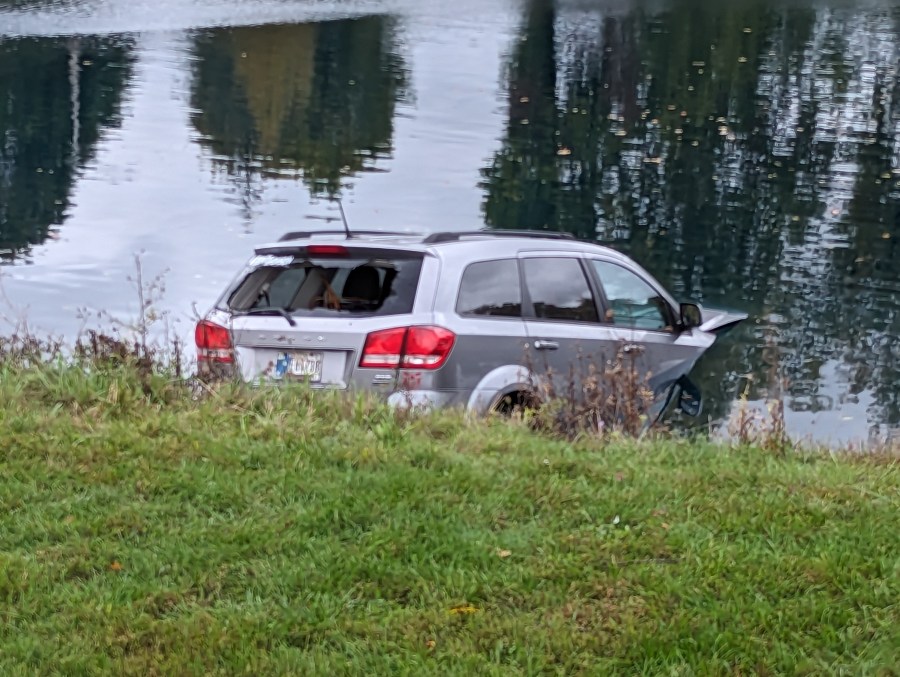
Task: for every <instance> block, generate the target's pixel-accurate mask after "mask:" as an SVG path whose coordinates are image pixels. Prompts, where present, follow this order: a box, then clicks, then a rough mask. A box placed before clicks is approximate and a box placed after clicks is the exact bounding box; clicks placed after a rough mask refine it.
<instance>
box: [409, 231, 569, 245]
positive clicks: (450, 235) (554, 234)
mask: <svg viewBox="0 0 900 677" xmlns="http://www.w3.org/2000/svg"><path fill="white" fill-rule="evenodd" d="M479 236H480V237H485V236H489V237H533V238H538V239H545V240H575V239H576V238H575V236H574V235H572V234H571V233H560V232H558V231H553V230H494V229H487V228H486V229H483V230H464V231H459V232H445V233H432V234H431V235H429V236H428V237H426V238H425V239H424V240H422V243H423V244H439V243H441V242H456V241H458V240H461V239H463V238H464V237H479Z"/></svg>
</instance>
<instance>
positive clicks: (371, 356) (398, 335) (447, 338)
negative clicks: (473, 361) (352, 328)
mask: <svg viewBox="0 0 900 677" xmlns="http://www.w3.org/2000/svg"><path fill="white" fill-rule="evenodd" d="M455 342H456V334H454V333H453V332H452V331H450V330H449V329H444V328H443V327H397V328H396V329H383V330H381V331H374V332H372V333H371V334H369V335H368V336H367V337H366V343H365V345H364V346H363V352H362V357H360V360H359V366H360V367H370V368H378V369H396V368H397V367H400V368H401V369H439V368H440V367H442V366H443V364H444V362H446V361H447V357H449V355H450V351H451V350H452V349H453V344H454V343H455Z"/></svg>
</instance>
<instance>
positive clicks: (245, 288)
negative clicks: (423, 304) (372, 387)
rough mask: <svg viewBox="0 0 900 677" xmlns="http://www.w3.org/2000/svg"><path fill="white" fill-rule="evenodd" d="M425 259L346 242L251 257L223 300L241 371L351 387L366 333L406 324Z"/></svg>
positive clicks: (253, 376)
mask: <svg viewBox="0 0 900 677" xmlns="http://www.w3.org/2000/svg"><path fill="white" fill-rule="evenodd" d="M423 258H424V254H423V253H422V252H416V251H407V250H399V249H396V250H395V249H386V248H383V247H371V246H365V245H363V246H350V245H343V244H342V245H325V244H321V245H312V244H310V245H306V246H302V247H292V248H286V249H280V250H278V251H275V252H265V253H262V254H260V255H258V256H256V257H254V259H252V260H251V261H250V265H249V266H248V268H247V270H246V272H245V274H244V275H243V276H241V277H239V279H238V281H237V282H236V284H235V285H233V287H232V288H231V289H230V290H229V292H228V293H227V294H226V296H225V298H224V299H223V305H224V308H223V310H227V312H228V313H229V315H230V316H231V331H232V340H233V342H234V347H235V351H236V353H237V357H238V362H239V364H240V368H241V374H242V376H243V377H244V379H245V380H251V381H252V380H258V379H260V378H262V379H264V380H272V381H299V382H305V383H308V384H309V385H311V386H313V387H326V386H329V387H335V388H346V387H348V386H349V384H350V382H351V380H352V378H353V369H354V367H355V365H356V364H357V363H358V361H359V356H360V354H361V352H362V349H363V346H364V344H365V340H366V337H367V336H368V334H369V333H370V332H373V331H377V330H379V329H385V328H389V327H395V326H400V325H403V324H406V323H408V322H409V316H410V315H411V313H412V312H413V309H414V303H415V297H416V291H417V288H418V282H419V277H420V274H421V268H422V261H423ZM404 316H405V317H404ZM376 376H379V375H376ZM393 376H394V375H393V374H392V373H391V372H390V370H388V371H387V372H386V373H385V374H382V375H380V380H381V381H383V382H384V383H385V385H388V384H389V383H392V381H393Z"/></svg>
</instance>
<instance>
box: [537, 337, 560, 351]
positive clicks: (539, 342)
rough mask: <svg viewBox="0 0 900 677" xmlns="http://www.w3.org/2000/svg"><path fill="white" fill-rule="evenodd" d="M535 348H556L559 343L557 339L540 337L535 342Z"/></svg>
mask: <svg viewBox="0 0 900 677" xmlns="http://www.w3.org/2000/svg"><path fill="white" fill-rule="evenodd" d="M534 348H535V350H556V349H558V348H559V343H558V342H557V341H545V340H544V339H538V340H537V341H535V342H534Z"/></svg>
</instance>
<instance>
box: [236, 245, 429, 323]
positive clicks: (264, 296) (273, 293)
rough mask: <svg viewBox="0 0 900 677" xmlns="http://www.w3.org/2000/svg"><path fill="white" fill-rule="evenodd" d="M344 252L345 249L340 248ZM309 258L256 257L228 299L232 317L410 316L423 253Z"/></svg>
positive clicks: (378, 252)
mask: <svg viewBox="0 0 900 677" xmlns="http://www.w3.org/2000/svg"><path fill="white" fill-rule="evenodd" d="M342 249H343V248H342ZM345 251H346V255H341V256H334V257H313V258H308V257H307V256H306V255H305V254H304V253H299V254H297V255H287V256H283V255H278V256H257V257H255V258H254V259H252V260H251V261H250V266H251V268H252V270H251V271H250V273H249V274H247V275H246V277H244V278H243V280H241V281H240V282H239V283H238V284H237V286H236V287H235V288H234V289H233V291H232V292H231V294H230V295H229V296H228V299H227V304H228V308H229V309H230V310H231V311H233V312H236V313H241V312H261V313H264V312H265V311H266V310H272V311H273V312H281V311H286V312H289V313H291V314H293V315H320V314H351V315H367V316H376V315H399V314H404V313H410V312H412V308H413V301H414V300H415V296H416V288H417V287H418V284H419V273H420V272H421V269H422V254H420V253H417V252H403V251H385V250H374V249H373V250H368V251H367V250H354V249H351V248H347V249H346V250H345Z"/></svg>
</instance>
